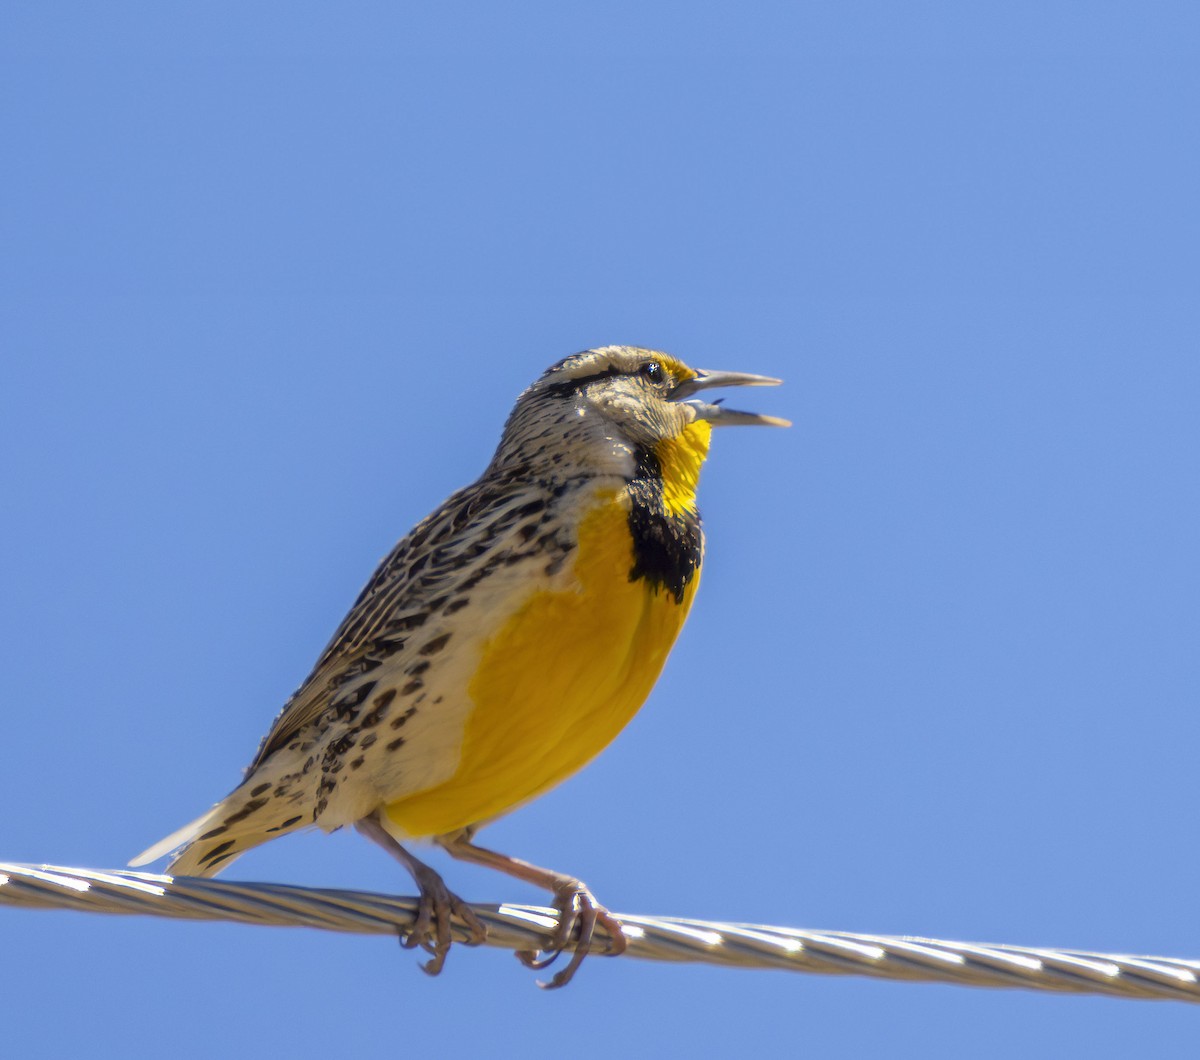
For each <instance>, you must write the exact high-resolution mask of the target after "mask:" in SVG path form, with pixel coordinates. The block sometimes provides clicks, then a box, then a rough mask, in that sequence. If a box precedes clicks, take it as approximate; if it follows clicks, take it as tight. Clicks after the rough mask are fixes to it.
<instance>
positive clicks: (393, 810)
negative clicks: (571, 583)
mask: <svg viewBox="0 0 1200 1060" xmlns="http://www.w3.org/2000/svg"><path fill="white" fill-rule="evenodd" d="M632 564H633V546H632V542H631V539H630V536H629V531H628V528H627V513H626V511H625V509H624V508H623V507H622V506H621V505H620V504H619V503H618V502H617V500H616V497H615V495H613V496H611V497H606V498H604V502H603V503H602V504H601V506H600V507H599V508H598V509H596V510H595V511H594V512H592V513H590V514H589V515H588V516H586V517H585V518H584V520H583V521H582V523H581V524H580V529H579V551H578V553H577V559H576V562H575V568H574V573H575V576H576V579H577V581H578V588H577V589H574V590H571V591H566V592H548V591H539V592H536V593H534V594H533V595H532V596H531V597H530V598H529V600H528V601H526V603H525V604H524V605H523V606H522V607H521V608H519V609H518V611H517V612H516V613H515V614H514V615H513V616H512V617H511V618H510V619H509V620H508V621H507V622H506V624H505V625H504V627H503V628H502V629H501V630H499V631H498V632H497V633H496V634H495V635H494V636H493V637H491V638H490V639H489V640H488V641H487V642H486V644H485V645H484V649H483V654H482V658H481V660H480V666H479V669H478V670H477V671H476V673H475V675H474V677H473V678H472V680H471V682H470V685H469V689H468V691H469V695H470V698H471V700H472V702H473V704H474V707H473V709H472V711H471V713H470V715H469V717H468V719H467V726H466V730H465V732H464V738H463V746H462V758H461V760H460V763H459V767H458V770H457V772H456V773H455V774H454V776H453V777H451V778H450V779H449V780H448V781H446V782H445V783H442V784H439V785H437V786H436V787H433V788H430V789H427V790H426V791H423V792H419V793H418V794H416V795H412V796H409V797H407V798H405V799H401V800H399V801H397V802H393V803H391V804H389V805H388V806H387V808H386V812H387V815H388V817H389V818H391V820H392V821H394V822H395V823H396V824H397V825H398V826H399V827H400V828H401V829H402V830H403V831H404V832H405V833H406V834H407V835H410V836H430V835H442V834H444V833H447V832H453V831H456V830H458V829H460V828H465V827H467V826H468V825H472V824H477V823H479V822H482V821H487V820H489V819H491V818H493V817H498V816H500V815H501V814H504V813H506V812H507V811H509V810H511V809H513V808H514V807H515V806H518V805H520V804H521V803H523V802H526V801H528V800H529V799H531V798H533V797H534V796H536V795H539V794H541V793H542V792H544V791H546V790H547V789H549V788H551V787H553V786H554V785H555V784H558V783H559V782H560V781H562V780H565V779H566V778H567V777H569V776H570V775H571V774H572V773H574V772H576V771H577V770H579V769H580V768H582V767H583V766H584V765H586V764H587V763H588V762H589V761H590V760H591V759H592V758H594V757H595V756H596V755H597V754H599V753H600V752H601V751H602V750H603V749H604V748H605V747H607V746H608V744H609V743H610V742H611V741H612V740H613V738H614V737H615V736H616V735H617V733H619V732H620V731H621V729H623V728H624V727H625V725H626V724H627V723H628V722H629V720H630V718H632V717H633V715H634V714H635V713H637V711H638V709H639V708H640V707H641V705H642V704H643V703H644V702H645V700H646V697H647V696H648V695H649V694H650V690H651V689H652V688H653V687H654V683H655V681H657V680H658V676H659V674H660V673H661V672H662V668H663V664H664V663H665V662H666V659H667V654H668V653H669V652H670V650H671V646H672V645H673V644H674V642H675V638H676V636H677V635H678V634H679V630H680V628H681V627H682V626H683V621H684V619H685V618H686V617H687V612H688V607H689V606H690V605H691V601H692V597H693V595H694V594H695V590H696V585H697V582H698V581H699V572H698V571H697V573H696V576H695V577H694V578H693V579H692V581H691V583H690V584H689V585H688V586H687V589H686V592H685V594H684V599H683V602H682V603H676V602H675V599H674V597H673V596H672V595H671V594H670V593H667V592H660V593H655V592H654V591H653V590H652V589H651V588H650V587H649V586H648V585H647V583H646V582H645V581H641V580H639V581H630V580H629V571H630V568H631V566H632Z"/></svg>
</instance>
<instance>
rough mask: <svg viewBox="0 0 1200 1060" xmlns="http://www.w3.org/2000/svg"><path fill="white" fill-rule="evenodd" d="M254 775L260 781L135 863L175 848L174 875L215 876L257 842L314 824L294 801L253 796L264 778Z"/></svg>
mask: <svg viewBox="0 0 1200 1060" xmlns="http://www.w3.org/2000/svg"><path fill="white" fill-rule="evenodd" d="M253 780H254V785H252V784H251V783H250V780H249V778H248V779H247V782H246V783H243V784H242V785H241V786H240V787H237V788H235V789H234V790H233V791H231V792H230V793H229V794H228V795H227V796H226V797H225V798H224V799H222V800H221V801H220V802H219V803H217V805H216V806H214V807H213V808H212V809H211V810H209V811H208V813H206V814H204V815H203V816H201V817H197V818H196V820H194V821H192V822H191V823H190V824H186V825H184V826H183V827H182V828H180V829H179V830H178V831H177V832H172V833H171V834H170V835H169V836H167V837H166V838H165V839H160V840H159V841H158V842H157V843H155V844H154V845H153V846H152V847H150V848H149V849H148V850H144V851H142V853H140V854H139V855H138V856H137V857H136V858H134V859H133V860H132V861H130V863H129V864H130V865H132V866H135V867H136V866H140V865H147V864H149V863H150V862H152V861H157V860H158V859H159V858H161V857H163V856H164V855H165V854H169V853H171V852H172V851H174V856H173V857H172V858H171V861H170V863H169V864H168V865H167V872H168V873H170V874H171V875H173V876H215V875H216V874H217V873H218V872H220V871H221V870H223V869H225V868H228V866H229V865H230V863H231V862H232V861H233V860H234V859H235V858H236V857H237V856H238V855H239V854H244V853H245V852H246V851H247V850H249V849H250V848H251V847H256V846H258V845H259V844H260V843H265V842H266V841H267V840H268V839H275V838H277V837H278V836H281V835H286V834H287V833H288V832H293V831H295V830H296V829H298V828H304V827H305V826H307V825H310V824H312V815H311V814H309V815H307V816H305V815H303V814H302V813H298V811H297V807H296V806H295V804H294V803H293V802H291V801H290V800H288V801H285V800H283V799H269V798H255V797H254V796H252V795H251V794H250V789H251V787H252V786H256V785H258V784H260V783H261V782H262V777H261V775H260V776H256V777H254V778H253Z"/></svg>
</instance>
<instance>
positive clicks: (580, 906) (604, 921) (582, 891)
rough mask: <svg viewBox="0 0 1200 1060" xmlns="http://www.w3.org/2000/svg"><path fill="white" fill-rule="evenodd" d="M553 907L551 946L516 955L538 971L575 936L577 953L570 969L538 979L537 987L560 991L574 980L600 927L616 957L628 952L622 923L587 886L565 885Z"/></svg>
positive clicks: (575, 950)
mask: <svg viewBox="0 0 1200 1060" xmlns="http://www.w3.org/2000/svg"><path fill="white" fill-rule="evenodd" d="M554 907H555V909H557V910H558V913H559V916H558V927H557V928H556V929H555V931H554V937H553V938H552V939H551V941H550V945H549V946H548V947H547V948H546V949H544V950H542V951H541V954H540V955H539V954H538V953H537V952H534V951H533V950H519V951H518V952H517V955H516V956H517V960H519V961H520V962H521V963H522V964H523V965H525V967H526V968H532V969H534V970H535V971H537V970H541V969H542V968H548V967H549V966H550V965H551V964H553V963H554V962H555V961H556V960H557V959H558V957H559V955H560V954H562V953H563V952H564V951H565V950H566V949H567V947H568V946H569V945H570V943H571V939H572V938H573V937H574V939H575V947H574V952H573V953H572V954H571V960H570V962H569V963H568V964H567V966H566V967H565V968H562V969H560V970H559V971H558V972H556V973H555V974H554V975H553V976H552V977H551V978H550V981H549V982H543V981H542V980H540V979H539V980H538V986H540V987H541V988H542V989H543V990H557V989H559V988H560V987H564V986H566V985H567V983H569V982H570V981H571V979H572V978H574V976H575V972H576V971H578V969H579V966H580V965H581V964H582V963H583V959H584V957H586V956H587V955H588V954H589V953H590V952H591V949H592V940H593V938H594V937H595V934H596V925H597V924H599V925H600V926H602V927H603V928H604V930H605V931H607V932H608V933H609V934H610V935H611V936H612V944H613V950H612V952H613V955H614V956H615V955H616V954H619V953H624V952H625V948H626V946H627V945H628V940H627V939H626V938H625V933H624V932H623V931H622V930H621V923H620V921H618V920H617V918H616V917H614V916H613V915H612V914H611V913H610V912H609V911H608V910H607V909H605V908H604V906H602V905H601V904H600V903H599V902H597V901H596V896H595V895H593V894H592V892H591V891H589V890H588V889H587V887H586V886H584V884H582V883H580V882H579V881H577V880H572V881H571V882H570V884H568V885H564V886H563V887H562V888H561V889H560V890H559V891H557V892H556V894H555V896H554Z"/></svg>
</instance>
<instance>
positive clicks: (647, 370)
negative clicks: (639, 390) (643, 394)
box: [642, 361, 664, 383]
mask: <svg viewBox="0 0 1200 1060" xmlns="http://www.w3.org/2000/svg"><path fill="white" fill-rule="evenodd" d="M642 375H644V376H645V377H646V378H647V379H649V380H650V382H652V383H661V382H662V381H663V376H664V373H663V366H662V365H661V364H659V363H658V361H651V362H650V363H649V364H644V365H642Z"/></svg>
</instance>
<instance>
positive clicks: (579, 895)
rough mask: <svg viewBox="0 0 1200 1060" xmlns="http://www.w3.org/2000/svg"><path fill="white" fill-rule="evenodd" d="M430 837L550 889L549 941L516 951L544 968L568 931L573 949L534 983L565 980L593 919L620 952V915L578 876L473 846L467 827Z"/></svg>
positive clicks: (465, 857) (582, 953)
mask: <svg viewBox="0 0 1200 1060" xmlns="http://www.w3.org/2000/svg"><path fill="white" fill-rule="evenodd" d="M436 842H437V844H438V845H439V846H441V847H442V848H443V849H444V850H445V851H446V853H448V854H449V855H450V856H451V857H453V858H457V859H458V860H459V861H469V862H471V863H473V864H475V865H486V866H487V867H488V868H489V869H498V870H499V871H500V872H504V873H507V874H508V875H509V876H515V877H516V878H517V879H519V880H524V881H525V882H526V883H532V884H533V885H534V886H536V887H542V888H544V889H545V890H547V891H550V892H551V893H552V894H553V895H554V908H555V909H557V910H558V914H559V916H558V927H557V928H556V929H555V932H554V937H553V939H552V940H551V942H550V945H549V946H548V947H547V948H546V949H545V950H544V951H542V953H541V954H539V953H537V952H536V951H533V950H522V951H519V952H518V953H517V957H518V959H519V960H520V961H521V963H522V964H524V965H525V966H526V967H527V968H545V967H546V966H547V965H549V964H551V963H552V962H553V961H554V960H555V959H556V958H557V957H558V955H559V954H560V953H562V951H563V950H565V949H566V948H567V947H568V946H569V945H570V944H571V940H572V938H573V937H574V939H575V952H574V953H573V954H572V955H571V960H570V963H569V964H568V965H567V966H566V967H565V968H563V969H561V970H560V971H559V972H557V973H556V974H555V975H554V977H553V978H552V979H551V980H550V982H548V983H542V982H539V983H538V985H539V986H542V987H545V988H546V989H549V990H552V989H554V988H556V987H560V986H566V985H567V983H569V982H570V981H571V977H572V976H574V974H575V971H576V969H577V968H578V967H579V965H580V964H581V963H582V962H583V959H584V957H586V956H587V955H588V953H589V952H590V951H591V948H592V939H593V938H594V937H595V933H596V925H600V926H601V927H602V928H604V930H605V931H606V932H608V934H609V935H610V936H611V937H612V951H611V952H612V954H613V955H614V956H615V955H616V954H618V953H624V952H625V946H626V944H627V942H626V938H625V933H624V932H623V931H622V930H621V923H620V921H619V920H617V918H616V917H614V916H613V915H612V914H611V913H610V912H609V911H608V910H607V909H605V908H604V906H602V905H601V904H600V903H599V902H597V901H596V897H595V895H593V894H592V892H591V891H590V890H588V888H587V885H586V884H585V883H584V882H583V881H582V880H577V879H576V878H575V877H574V876H566V875H564V874H563V873H561V872H553V871H551V870H550V869H542V868H538V866H536V865H530V864H529V862H527V861H521V860H520V859H518V858H512V857H509V856H508V855H507V854H498V853H497V852H496V851H494V850H486V849H485V848H483V847H478V846H476V845H475V844H474V843H472V842H471V831H470V830H464V831H461V832H455V833H453V834H451V835H444V836H439V837H438V838H437V839H436Z"/></svg>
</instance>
